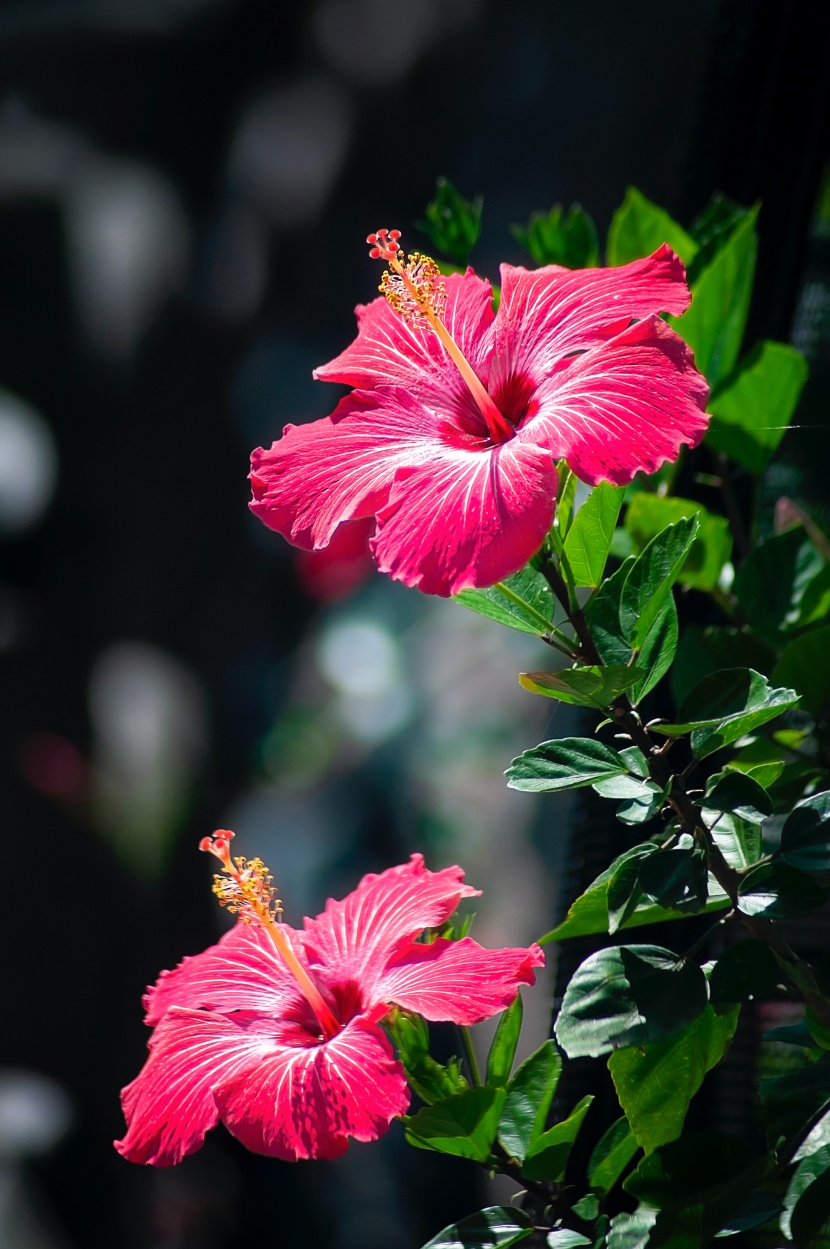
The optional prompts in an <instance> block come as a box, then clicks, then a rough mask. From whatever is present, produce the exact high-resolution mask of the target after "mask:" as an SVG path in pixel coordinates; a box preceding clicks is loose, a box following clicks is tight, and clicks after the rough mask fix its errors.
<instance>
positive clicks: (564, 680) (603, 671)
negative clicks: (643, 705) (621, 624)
mask: <svg viewBox="0 0 830 1249" xmlns="http://www.w3.org/2000/svg"><path fill="white" fill-rule="evenodd" d="M645 675H646V674H645V672H644V671H643V669H642V668H638V667H636V666H635V665H633V664H632V665H631V666H630V667H623V666H621V665H619V664H609V665H608V666H602V667H590V668H562V669H561V670H560V671H559V672H522V673H520V675H519V684H520V685H521V686H523V687H524V689H526V690H530V692H531V694H544V695H545V696H546V697H547V698H557V699H558V700H559V701H560V702H563V703H573V704H575V705H576V706H578V707H593V708H595V709H596V710H598V711H602V710H604V709H605V708H606V707H610V705H611V703H612V702H613V701H614V699H615V698H617V697H618V696H619V695H620V694H622V693H623V692H624V691H625V690H630V689H631V687H632V686H634V685H636V684H637V683H638V681H642V679H643V677H644V676H645Z"/></svg>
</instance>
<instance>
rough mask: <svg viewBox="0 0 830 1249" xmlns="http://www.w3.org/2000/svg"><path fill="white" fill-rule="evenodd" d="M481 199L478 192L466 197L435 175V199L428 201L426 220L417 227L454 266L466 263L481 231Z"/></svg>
mask: <svg viewBox="0 0 830 1249" xmlns="http://www.w3.org/2000/svg"><path fill="white" fill-rule="evenodd" d="M483 202H484V201H483V199H482V197H481V196H480V195H478V196H476V198H475V199H474V200H468V199H465V198H464V196H463V195H461V194H460V192H458V191H457V190H456V189H455V187H454V186H453V184H452V183H451V182H450V180H449V178H437V179H436V181H435V199H433V200H430V202H429V203H428V204H427V206H426V210H425V214H424V215H425V217H426V220H425V221H419V222H418V229H419V230H421V231H422V233H424V234H425V235H426V236H427V238H428V239H429V240H430V242H431V243H432V244H433V246H435V247H437V249H438V251H439V252H442V253H443V255H445V256H448V257H449V258H450V260H452V261H453V262H454V263H455V264H457V265H466V263H467V259H468V257H469V255H470V252H471V251H472V249H473V247H474V246H475V244H476V242H477V241H478V236H479V234H480V232H481V207H482V204H483Z"/></svg>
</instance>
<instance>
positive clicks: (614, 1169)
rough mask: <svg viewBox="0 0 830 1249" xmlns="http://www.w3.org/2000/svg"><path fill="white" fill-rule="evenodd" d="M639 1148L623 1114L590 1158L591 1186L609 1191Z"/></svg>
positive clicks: (589, 1180)
mask: <svg viewBox="0 0 830 1249" xmlns="http://www.w3.org/2000/svg"><path fill="white" fill-rule="evenodd" d="M620 1053H622V1051H620ZM639 1148H640V1146H639V1145H638V1144H637V1138H636V1136H635V1135H634V1133H633V1132H632V1131H631V1125H630V1124H629V1122H628V1120H627V1119H626V1117H625V1115H623V1117H622V1118H621V1119H617V1121H616V1123H612V1124H611V1127H610V1128H608V1130H607V1132H604V1133H603V1135H602V1136H601V1137H600V1139H599V1141H598V1142H597V1144H596V1146H595V1147H594V1152H593V1153H592V1154H591V1157H590V1159H589V1160H588V1171H587V1177H588V1183H589V1184H590V1186H591V1188H595V1189H596V1190H597V1191H598V1192H600V1193H609V1192H610V1191H611V1189H612V1188H613V1187H614V1185H615V1184H616V1182H617V1180H618V1179H619V1178H620V1176H621V1175H622V1173H623V1171H625V1168H626V1167H627V1166H628V1164H629V1162H630V1161H631V1159H632V1158H633V1157H634V1155H635V1154H636V1153H637V1150H638V1149H639Z"/></svg>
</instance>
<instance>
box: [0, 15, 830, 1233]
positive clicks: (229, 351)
mask: <svg viewBox="0 0 830 1249" xmlns="http://www.w3.org/2000/svg"><path fill="white" fill-rule="evenodd" d="M829 24H830V12H828V11H827V10H826V9H824V8H821V7H818V6H817V7H816V8H815V9H812V8H808V6H807V5H806V4H803V3H800V2H797V0H793V2H791V3H786V2H784V0H778V2H769V3H758V2H757V0H675V2H674V3H666V0H660V2H659V3H658V2H657V0H642V2H641V3H639V4H636V5H627V6H623V5H619V4H617V3H615V2H612V0H589V2H587V3H584V4H582V5H578V6H577V5H569V4H565V3H561V2H559V0H549V2H548V3H544V2H542V0H512V2H511V3H509V4H508V3H498V2H497V0H394V2H393V3H384V2H381V0H316V2H312V0H305V2H303V3H297V4H291V5H289V4H287V3H281V2H280V0H16V2H15V0H5V2H4V3H3V4H1V5H0V75H2V80H1V82H0V388H1V389H0V669H1V671H2V689H3V714H2V717H0V739H2V745H3V751H2V762H1V763H0V768H1V769H2V770H1V771H0V777H1V778H2V785H1V786H0V802H2V830H3V831H2V837H3V845H4V851H5V853H4V856H3V875H4V891H3V904H2V910H1V911H0V915H2V919H0V924H1V925H2V929H1V930H0V931H1V934H2V935H1V938H0V939H2V948H3V950H4V952H5V958H4V986H3V989H4V992H3V996H4V1008H5V1009H4V1017H5V1021H4V1025H3V1029H2V1041H1V1042H0V1064H2V1066H0V1245H2V1246H3V1249H111V1247H112V1246H126V1247H128V1249H129V1247H136V1249H213V1247H216V1249H220V1247H221V1249H235V1247H236V1246H241V1245H242V1244H247V1243H249V1242H250V1240H251V1238H252V1237H255V1238H256V1239H257V1242H258V1243H259V1244H262V1245H270V1244H276V1243H280V1244H281V1245H287V1246H292V1247H293V1246H306V1245H314V1246H319V1247H320V1249H329V1247H331V1249H351V1247H352V1246H355V1247H357V1246H360V1247H361V1249H387V1247H388V1245H390V1244H392V1243H394V1244H395V1245H397V1246H400V1247H401V1249H416V1246H418V1245H420V1244H421V1243H422V1242H423V1241H424V1240H426V1239H428V1237H429V1236H430V1235H433V1234H435V1232H437V1231H438V1230H439V1228H440V1227H441V1226H443V1224H445V1223H447V1222H449V1221H451V1220H452V1219H454V1218H456V1217H459V1216H460V1215H462V1214H464V1213H466V1212H468V1211H470V1210H472V1209H474V1208H475V1203H476V1202H477V1201H478V1198H479V1197H480V1195H481V1192H480V1190H479V1189H478V1188H476V1184H477V1180H476V1179H475V1177H474V1176H473V1175H472V1174H471V1172H472V1168H468V1167H467V1166H466V1165H465V1164H462V1163H459V1164H458V1165H457V1166H453V1165H451V1163H450V1162H448V1160H446V1159H441V1160H436V1159H434V1158H431V1157H430V1156H429V1155H426V1154H420V1153H418V1152H416V1151H414V1150H411V1149H409V1148H407V1147H405V1146H404V1145H403V1142H402V1139H401V1134H400V1132H399V1130H398V1129H397V1128H393V1129H392V1131H391V1132H390V1134H389V1136H388V1137H386V1138H385V1139H384V1141H383V1143H382V1144H381V1145H379V1146H377V1147H366V1146H358V1147H356V1148H354V1149H353V1150H351V1151H350V1153H349V1154H348V1155H347V1156H346V1157H345V1158H344V1159H342V1160H341V1161H339V1162H338V1163H337V1164H309V1165H300V1166H294V1167H292V1166H288V1165H283V1164H279V1163H274V1162H271V1161H268V1160H264V1159H259V1158H255V1157H252V1156H250V1155H247V1154H245V1153H244V1151H243V1150H241V1149H239V1148H237V1147H236V1145H235V1143H234V1142H233V1141H232V1140H231V1139H230V1138H229V1137H228V1136H227V1134H225V1133H224V1132H223V1131H221V1130H220V1131H219V1132H217V1133H214V1134H212V1136H211V1137H210V1138H209V1141H208V1144H207V1145H206V1147H205V1148H204V1150H203V1151H202V1152H201V1153H199V1154H198V1155H196V1156H194V1157H193V1158H191V1159H189V1160H188V1161H187V1162H186V1163H185V1164H183V1165H182V1166H181V1167H179V1168H176V1169H174V1170H172V1171H153V1170H152V1169H149V1168H146V1169H145V1168H136V1167H131V1166H130V1165H129V1164H127V1163H125V1162H124V1161H123V1160H122V1159H120V1158H119V1157H118V1156H117V1155H116V1154H115V1152H114V1151H113V1149H112V1146H111V1141H112V1138H113V1137H114V1136H118V1135H120V1134H121V1132H122V1122H121V1119H120V1115H119V1112H118V1104H117V1091H118V1089H119V1088H120V1086H121V1085H122V1084H124V1083H126V1082H127V1081H128V1080H130V1079H131V1078H132V1077H133V1076H134V1075H135V1074H136V1072H137V1070H138V1068H139V1066H140V1064H141V1062H142V1061H143V1053H144V1049H143V1047H144V1044H145V1041H146V1034H145V1030H144V1029H143V1026H142V1024H141V1021H140V1011H139V997H140V993H141V990H142V988H143V986H144V985H145V984H146V983H147V982H148V981H150V980H152V979H154V978H155V976H156V975H157V973H158V971H159V969H160V968H162V967H169V966H173V965H175V963H176V962H177V961H178V960H179V958H180V957H182V955H183V954H185V953H193V952H195V951H197V950H198V949H200V948H203V947H204V946H205V945H206V944H207V943H208V942H210V941H211V940H213V939H215V937H216V934H217V932H218V931H219V929H220V924H221V920H220V919H219V918H218V917H217V915H216V913H215V907H214V904H213V900H212V898H211V896H210V892H209V887H208V885H209V876H210V871H209V865H207V864H206V863H205V862H204V861H203V860H200V858H199V856H198V855H197V854H196V853H195V850H196V843H197V840H198V838H199V837H200V836H202V835H203V834H204V833H205V832H206V831H209V830H210V829H211V828H213V827H216V826H219V825H229V826H232V827H234V828H236V831H237V834H238V836H239V838H240V842H239V843H238V844H240V849H241V852H243V853H246V852H247V853H248V854H260V855H261V856H262V857H263V858H265V859H266V861H267V862H269V865H270V866H271V867H272V869H273V870H274V871H275V873H276V875H277V878H278V881H279V884H280V888H281V894H282V897H283V898H284V899H285V900H286V917H287V918H288V919H289V921H292V920H293V921H294V922H298V921H299V917H300V916H301V915H302V914H303V913H304V912H308V911H311V912H312V913H313V911H315V910H317V909H319V907H320V906H321V905H322V903H323V901H324V900H325V897H326V895H327V894H328V893H329V892H334V893H338V892H342V891H345V890H347V889H349V888H351V887H353V886H354V884H355V883H356V881H357V879H358V878H359V876H360V874H361V873H362V872H364V871H367V870H377V869H379V868H382V867H384V866H388V865H390V864H391V863H393V862H399V861H402V860H403V859H404V858H405V857H406V856H407V855H408V854H409V853H410V852H411V851H412V850H413V849H416V848H419V849H423V850H425V851H426V852H427V853H428V854H429V855H430V861H433V860H434V861H435V862H436V863H437V862H452V861H458V862H461V863H462V864H464V865H466V866H467V867H468V870H469V872H470V875H471V877H472V879H473V881H474V883H475V884H479V885H480V884H484V885H485V887H486V889H487V894H486V898H487V897H489V898H490V906H489V909H488V908H487V907H486V905H484V906H482V908H480V909H481V912H482V913H481V918H480V927H477V935H478V936H479V937H480V939H482V940H484V941H487V940H488V938H489V939H490V940H492V941H496V940H510V941H528V940H530V939H532V938H533V937H534V936H535V935H538V933H539V932H540V931H544V930H545V929H546V928H548V927H550V924H551V921H552V918H553V909H554V889H553V886H554V883H555V878H556V877H557V875H558V869H559V867H560V865H561V863H562V859H563V856H564V855H565V853H566V845H567V832H568V828H567V825H568V816H569V811H570V808H569V806H568V804H567V802H565V801H564V800H563V801H562V802H561V803H559V804H558V805H555V804H554V805H548V806H546V808H545V812H544V814H543V815H540V814H539V812H538V811H537V810H536V808H535V806H534V804H533V801H532V800H531V799H529V798H527V796H522V795H516V794H510V795H508V794H507V791H505V790H504V788H503V781H502V779H501V775H500V773H501V770H502V769H503V767H504V766H505V764H506V762H507V761H508V759H509V757H510V755H511V754H512V753H515V749H518V748H521V747H522V746H525V745H527V744H528V742H529V741H530V740H536V739H535V738H533V734H535V733H537V732H538V731H540V730H541V729H543V728H544V727H545V724H546V721H545V719H544V717H545V716H547V717H548V722H549V720H550V710H549V708H548V707H544V708H542V709H541V710H539V708H537V707H536V706H535V703H534V705H533V706H532V707H528V706H527V703H533V702H534V700H527V699H524V700H523V699H522V697H521V692H520V691H518V689H517V687H516V686H515V672H516V670H517V668H519V667H526V666H527V665H528V656H529V654H530V653H531V652H532V650H533V644H532V643H531V642H528V641H527V640H526V639H524V638H523V637H521V636H520V635H515V637H513V636H507V637H502V636H501V634H500V632H499V631H498V630H497V629H495V627H491V626H487V625H486V624H484V623H483V622H480V621H479V620H478V619H477V618H474V617H469V618H468V617H467V616H466V614H465V613H464V612H462V611H461V610H460V609H459V608H457V607H454V606H453V605H450V604H447V603H442V602H433V601H429V600H425V599H423V598H419V596H417V595H416V594H414V592H409V591H406V590H405V589H403V588H402V587H400V586H397V585H393V584H391V583H389V582H387V581H384V580H383V579H381V578H379V577H377V576H376V575H375V574H374V573H372V572H371V569H370V567H369V565H368V563H367V561H366V557H365V554H364V552H363V549H362V547H361V546H360V545H359V544H358V546H357V548H356V549H355V550H351V551H345V552H341V553H340V555H339V556H338V557H337V558H336V559H334V560H328V561H326V560H309V559H307V558H299V557H298V556H297V554H296V553H295V552H293V551H292V550H291V549H290V548H288V546H287V545H286V544H285V543H284V542H283V541H282V540H281V539H279V538H278V537H276V536H275V535H273V534H271V533H269V532H268V531H266V530H265V529H264V528H263V527H262V526H260V525H259V524H258V522H256V521H254V520H253V518H251V517H250V516H249V515H248V513H247V509H246V502H247V497H248V491H247V483H246V474H247V471H248V468H247V461H248V454H249V452H250V450H251V448H252V447H254V446H256V445H259V444H262V443H264V444H265V445H267V444H268V443H269V442H270V441H271V440H272V439H273V438H275V437H276V436H278V434H279V432H280V430H281V428H282V426H283V424H284V423H285V422H286V421H288V420H292V421H298V420H307V419H313V418H315V417H318V416H322V415H324V414H325V413H327V412H328V411H330V410H331V409H332V407H333V406H334V402H335V400H336V397H337V393H338V392H336V390H335V388H333V387H326V386H324V385H323V384H320V383H314V382H313V381H312V380H311V370H312V368H313V367H314V366H315V365H316V364H319V363H322V362H323V361H325V360H326V359H328V358H329V357H331V356H332V355H334V354H335V353H336V352H337V351H339V350H340V349H341V348H342V346H343V345H344V344H345V343H346V342H347V341H348V340H349V339H350V337H351V336H352V334H353V330H354V321H353V307H354V305H355V303H357V302H359V301H365V300H367V299H368V298H371V297H372V295H373V291H374V287H375V284H376V282H377V278H378V274H377V273H376V272H375V270H374V268H373V267H372V265H371V264H370V263H369V262H368V260H367V256H366V248H365V246H364V245H363V239H364V237H365V235H366V233H367V232H368V231H369V230H372V229H376V228H377V227H378V226H381V225H386V226H388V227H391V226H397V227H399V228H401V229H403V230H404V231H405V233H406V235H407V238H408V239H409V240H410V241H411V242H412V244H413V245H420V246H423V245H424V244H423V240H421V239H419V237H418V235H417V233H416V232H415V230H414V228H413V222H414V221H415V220H416V219H417V218H418V217H419V216H420V215H421V214H422V212H423V208H424V205H425V203H426V201H427V200H428V199H429V198H430V197H431V195H432V193H433V189H434V183H435V178H436V176H437V175H439V174H445V175H447V176H448V177H449V178H451V179H452V181H453V182H454V183H455V185H456V186H457V187H458V188H459V189H460V190H462V191H463V192H464V193H465V194H466V195H468V196H472V195H473V194H476V193H481V194H483V196H484V232H483V236H482V239H481V242H480V244H479V246H478V248H477V250H476V253H475V255H474V262H475V263H476V265H477V267H479V268H480V269H481V270H482V271H484V272H487V273H488V274H489V275H490V276H495V274H496V266H497V263H498V261H499V260H503V259H506V260H511V261H513V262H518V261H520V260H521V255H520V253H519V251H518V248H517V245H516V244H515V243H514V242H513V240H512V239H511V237H510V235H509V233H508V227H509V225H510V224H511V223H516V222H524V221H525V220H526V219H527V217H528V216H529V214H530V212H531V211H532V210H534V209H546V208H548V207H550V205H551V204H553V203H554V202H555V201H559V202H563V203H565V204H568V203H570V202H571V201H574V200H577V201H580V202H581V203H582V204H583V205H584V206H585V208H586V209H587V210H588V211H589V212H590V213H591V214H592V215H593V216H594V218H595V220H596V221H597V224H598V226H599V228H600V234H601V235H603V234H604V231H605V229H606V228H607V225H608V222H609V220H610V218H611V214H612V212H613V210H614V208H615V207H616V206H617V204H619V202H620V201H621V199H622V197H623V193H624V190H625V187H626V185H627V184H629V183H632V184H634V185H636V186H638V187H639V188H640V189H641V190H642V191H643V192H645V194H646V195H648V196H649V197H650V198H652V199H654V200H655V201H657V202H658V203H660V204H661V205H662V206H664V207H665V208H667V209H668V210H669V211H670V212H672V213H673V214H674V215H675V216H677V217H678V218H679V219H680V220H681V221H683V222H684V223H686V224H688V222H689V220H690V219H691V218H692V217H693V216H694V215H695V214H696V213H698V212H700V211H701V209H702V208H703V206H704V204H705V203H706V201H707V200H708V198H709V196H710V194H711V192H712V191H713V190H715V189H718V190H722V191H725V192H726V193H728V194H730V195H732V196H733V197H735V198H736V199H738V200H740V201H741V202H743V203H750V202H752V201H754V200H756V199H758V198H761V199H762V200H763V205H764V207H763V210H762V214H761V219H760V228H761V254H760V264H759V276H758V283H757V289H756V299H755V303H754V306H753V312H752V321H751V328H750V335H751V336H759V335H762V334H763V335H765V336H768V337H774V338H779V339H788V338H790V337H792V335H793V327H794V326H795V335H796V339H797V345H799V346H800V347H801V348H802V349H803V350H807V351H808V353H809V354H810V355H811V356H812V363H813V366H814V374H815V375H817V376H818V378H819V380H821V378H822V377H823V378H824V380H825V383H826V381H827V346H826V342H827V325H828V321H829V320H830V288H829V287H828V285H827V277H828V270H830V265H828V258H827V254H826V251H827V246H828V245H827V242H826V238H825V236H824V234H823V233H822V230H823V229H826V221H827V215H826V213H825V216H824V217H823V218H822V217H821V211H820V210H821V205H822V199H821V195H822V187H823V185H824V184H823V176H824V168H825V160H826V157H827V154H828V107H827V103H828V101H827V91H828V74H827V68H828V56H829V55H830V39H828V25H829ZM817 210H819V211H818V217H817V215H816V214H817ZM817 220H820V221H821V220H823V222H824V225H823V226H822V227H821V228H819V227H817V226H816V224H815V223H816V221H817ZM822 344H824V345H823V346H822ZM816 393H821V392H816ZM824 393H826V391H825V392H824ZM794 436H795V435H793V434H791V435H789V438H793V437H794ZM538 701H540V702H541V701H544V700H538ZM556 714H557V715H561V716H564V715H566V714H567V712H566V709H562V711H561V712H557V713H556ZM557 723H558V725H560V726H561V724H562V723H563V721H562V720H559V721H558V722H557ZM243 843H244V844H243ZM473 868H474V869H475V870H473ZM537 999H538V1003H537V1006H536V1007H535V1012H536V1015H537V1019H536V1027H537V1030H538V1031H539V1032H540V1035H541V1036H543V1035H544V1034H545V1029H546V1026H547V1012H548V1004H547V1000H543V995H537Z"/></svg>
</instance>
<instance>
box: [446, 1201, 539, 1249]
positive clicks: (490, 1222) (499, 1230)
mask: <svg viewBox="0 0 830 1249" xmlns="http://www.w3.org/2000/svg"><path fill="white" fill-rule="evenodd" d="M532 1231H533V1219H532V1218H531V1217H530V1215H529V1214H527V1213H526V1212H525V1211H524V1210H520V1209H519V1208H518V1207H517V1206H488V1207H487V1209H486V1210H479V1211H478V1213H477V1214H469V1215H468V1216H467V1218H466V1219H460V1220H459V1221H458V1222H457V1223H451V1224H450V1226H449V1227H445V1228H444V1230H443V1232H439V1233H438V1235H437V1236H433V1238H432V1240H430V1241H427V1243H426V1244H425V1245H423V1246H422V1249H509V1246H510V1245H518V1244H519V1242H520V1241H522V1240H526V1239H527V1237H528V1236H530V1235H531V1233H532Z"/></svg>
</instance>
